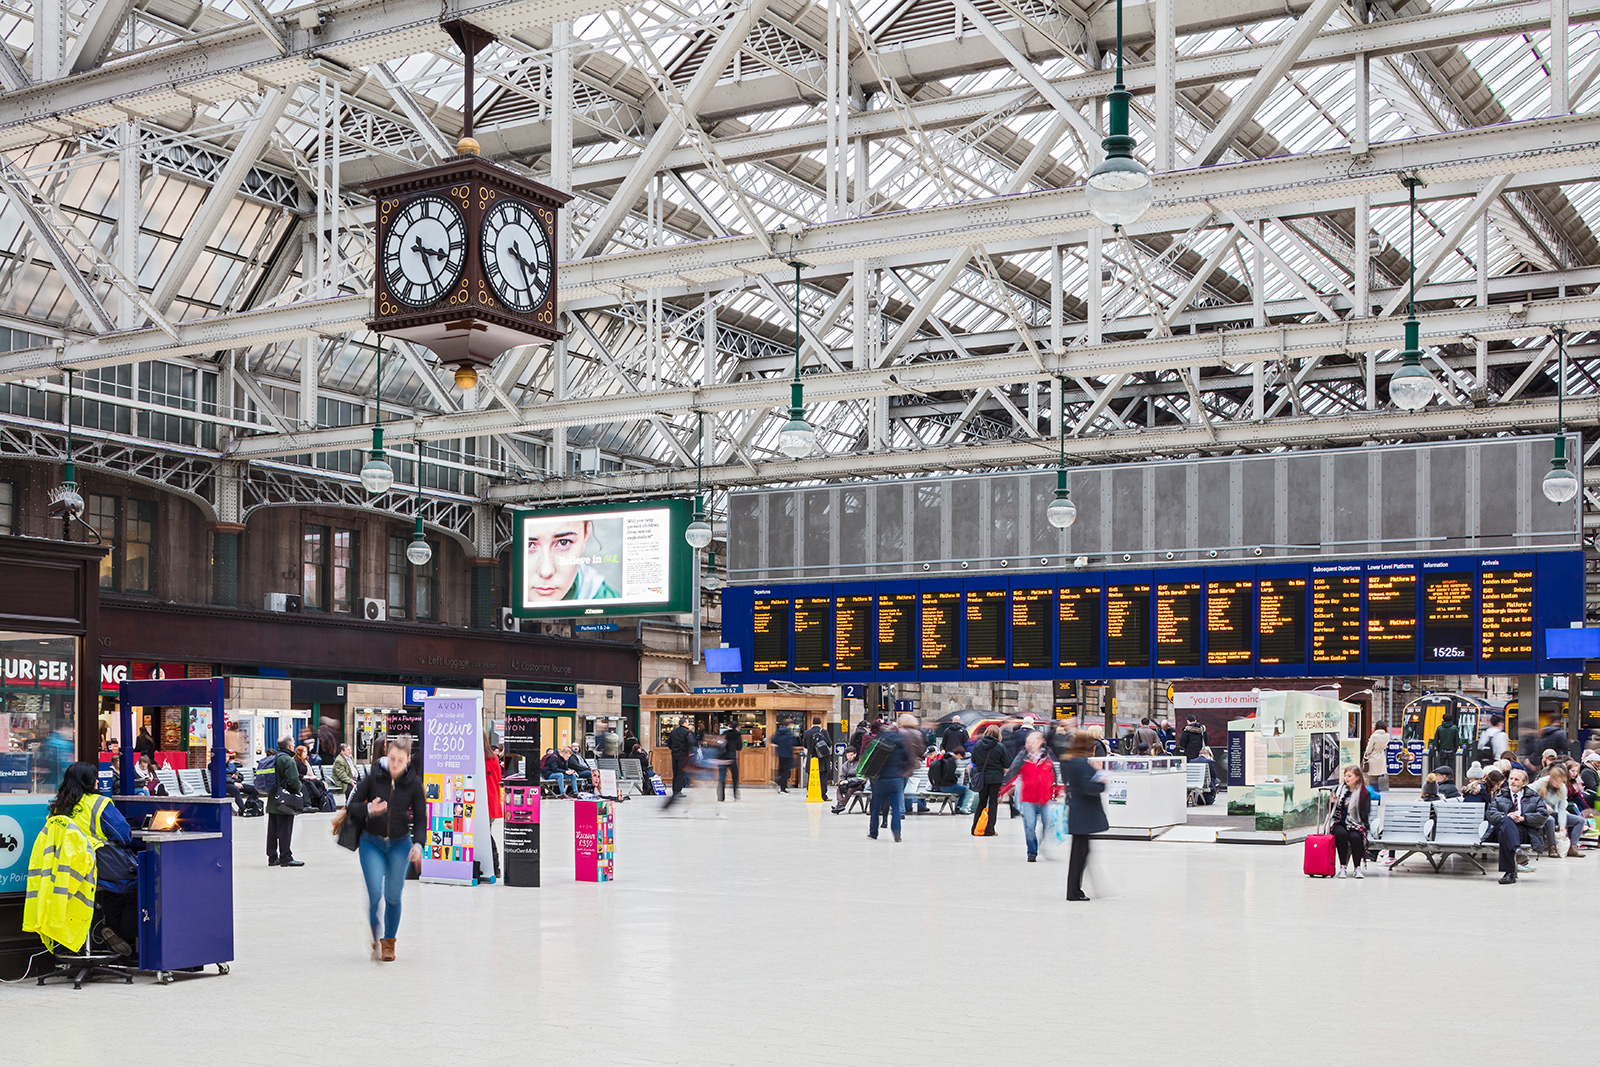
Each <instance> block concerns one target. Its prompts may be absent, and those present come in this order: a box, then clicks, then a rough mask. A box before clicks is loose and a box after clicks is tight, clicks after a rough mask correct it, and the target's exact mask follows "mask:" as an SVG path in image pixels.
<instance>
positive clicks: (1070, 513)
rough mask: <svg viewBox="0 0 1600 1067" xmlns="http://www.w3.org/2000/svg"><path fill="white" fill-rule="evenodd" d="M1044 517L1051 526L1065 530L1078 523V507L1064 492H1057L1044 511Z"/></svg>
mask: <svg viewBox="0 0 1600 1067" xmlns="http://www.w3.org/2000/svg"><path fill="white" fill-rule="evenodd" d="M1044 517H1045V518H1046V519H1049V520H1050V525H1051V526H1054V527H1055V528H1056V529H1058V530H1065V529H1066V528H1067V527H1068V526H1071V525H1072V524H1073V523H1075V522H1077V521H1078V505H1076V504H1074V503H1073V502H1072V497H1071V496H1069V495H1068V494H1067V492H1066V491H1065V490H1057V491H1056V498H1055V499H1054V500H1052V501H1050V506H1049V507H1047V508H1045V509H1044Z"/></svg>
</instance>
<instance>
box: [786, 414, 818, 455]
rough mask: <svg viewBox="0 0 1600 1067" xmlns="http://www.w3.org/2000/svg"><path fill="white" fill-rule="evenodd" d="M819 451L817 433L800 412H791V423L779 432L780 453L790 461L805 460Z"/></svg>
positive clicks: (787, 423)
mask: <svg viewBox="0 0 1600 1067" xmlns="http://www.w3.org/2000/svg"><path fill="white" fill-rule="evenodd" d="M816 450H817V431H816V430H815V429H814V428H813V427H812V425H811V424H810V423H809V422H807V421H806V420H805V419H803V418H801V416H800V412H798V411H794V410H791V411H790V412H789V421H788V422H786V423H784V424H783V429H781V430H779V431H778V451H779V452H782V453H783V454H784V455H786V456H788V457H789V458H790V459H804V458H805V457H807V456H809V455H811V453H813V452H815V451H816Z"/></svg>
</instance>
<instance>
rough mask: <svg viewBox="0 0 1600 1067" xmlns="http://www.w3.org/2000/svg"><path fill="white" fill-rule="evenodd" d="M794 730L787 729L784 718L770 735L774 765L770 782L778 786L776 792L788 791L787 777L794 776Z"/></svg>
mask: <svg viewBox="0 0 1600 1067" xmlns="http://www.w3.org/2000/svg"><path fill="white" fill-rule="evenodd" d="M795 744H796V742H795V739H794V731H793V730H791V729H789V720H788V719H784V720H782V721H781V722H779V723H778V730H777V732H776V733H774V734H773V735H772V756H773V760H774V763H775V766H774V768H773V771H772V784H773V785H775V786H777V787H778V792H780V793H787V792H788V791H789V779H790V778H792V777H794V746H795Z"/></svg>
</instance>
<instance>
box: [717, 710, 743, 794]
mask: <svg viewBox="0 0 1600 1067" xmlns="http://www.w3.org/2000/svg"><path fill="white" fill-rule="evenodd" d="M743 747H744V735H743V734H742V733H740V732H739V724H738V723H736V722H730V723H729V724H728V726H727V729H725V730H723V731H722V762H720V763H718V764H717V799H718V800H719V801H721V800H727V799H728V778H729V777H730V776H731V777H732V778H733V799H735V800H738V799H739V750H740V749H741V748H743Z"/></svg>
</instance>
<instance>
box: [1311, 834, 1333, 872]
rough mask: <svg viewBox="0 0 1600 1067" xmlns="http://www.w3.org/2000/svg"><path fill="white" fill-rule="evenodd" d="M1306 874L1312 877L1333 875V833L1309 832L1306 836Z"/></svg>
mask: <svg viewBox="0 0 1600 1067" xmlns="http://www.w3.org/2000/svg"><path fill="white" fill-rule="evenodd" d="M1306 874H1308V875H1310V876H1311V877H1312V878H1332V877H1333V835H1332V834H1311V835H1310V836H1308V837H1307V838H1306Z"/></svg>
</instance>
